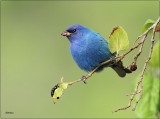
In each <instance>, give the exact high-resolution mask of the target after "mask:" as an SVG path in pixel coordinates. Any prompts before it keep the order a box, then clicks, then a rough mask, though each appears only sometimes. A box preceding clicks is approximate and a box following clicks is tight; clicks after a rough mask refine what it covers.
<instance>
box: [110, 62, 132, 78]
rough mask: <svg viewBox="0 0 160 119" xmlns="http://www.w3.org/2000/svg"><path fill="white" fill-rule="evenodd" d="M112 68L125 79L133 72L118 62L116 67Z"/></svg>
mask: <svg viewBox="0 0 160 119" xmlns="http://www.w3.org/2000/svg"><path fill="white" fill-rule="evenodd" d="M111 67H112V69H113V70H114V71H115V72H116V73H117V74H118V75H119V76H120V77H125V76H126V73H131V72H132V71H131V70H129V69H127V68H125V67H124V66H123V65H122V64H121V63H118V62H117V63H116V64H115V65H112V66H111Z"/></svg>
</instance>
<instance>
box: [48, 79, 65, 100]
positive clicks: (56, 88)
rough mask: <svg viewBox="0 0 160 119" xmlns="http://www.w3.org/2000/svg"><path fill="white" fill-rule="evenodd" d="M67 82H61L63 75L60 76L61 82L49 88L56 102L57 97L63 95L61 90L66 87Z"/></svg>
mask: <svg viewBox="0 0 160 119" xmlns="http://www.w3.org/2000/svg"><path fill="white" fill-rule="evenodd" d="M67 87H68V83H64V82H63V77H62V78H61V82H60V83H58V84H56V85H55V86H54V87H53V88H52V90H51V97H53V102H54V103H56V101H57V99H59V98H60V97H61V96H62V95H63V90H64V89H67Z"/></svg>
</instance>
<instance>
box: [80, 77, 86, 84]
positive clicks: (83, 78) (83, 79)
mask: <svg viewBox="0 0 160 119" xmlns="http://www.w3.org/2000/svg"><path fill="white" fill-rule="evenodd" d="M86 79H87V78H86V76H82V77H81V81H83V82H84V84H86V83H87V82H86Z"/></svg>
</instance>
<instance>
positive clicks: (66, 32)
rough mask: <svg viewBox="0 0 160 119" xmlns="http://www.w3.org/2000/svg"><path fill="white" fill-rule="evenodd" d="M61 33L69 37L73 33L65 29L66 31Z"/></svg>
mask: <svg viewBox="0 0 160 119" xmlns="http://www.w3.org/2000/svg"><path fill="white" fill-rule="evenodd" d="M61 35H62V36H66V37H67V36H70V35H71V33H69V32H68V31H64V32H62V33H61Z"/></svg>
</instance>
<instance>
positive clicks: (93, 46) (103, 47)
mask: <svg viewBox="0 0 160 119" xmlns="http://www.w3.org/2000/svg"><path fill="white" fill-rule="evenodd" d="M70 51H71V54H72V57H73V59H74V60H75V62H76V63H77V65H78V66H79V67H80V68H81V69H83V70H85V71H91V70H93V69H94V68H95V67H97V66H98V65H99V64H100V63H101V62H103V61H105V60H106V59H108V58H110V56H111V54H110V52H109V50H108V45H107V44H106V43H105V42H104V43H103V42H93V41H92V42H85V41H83V42H77V43H71V45H70Z"/></svg>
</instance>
